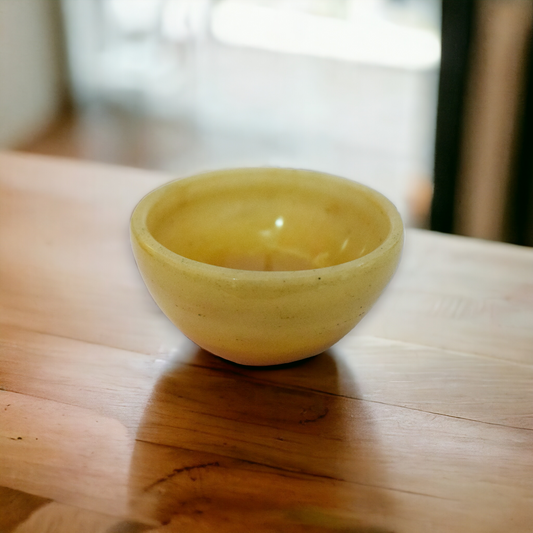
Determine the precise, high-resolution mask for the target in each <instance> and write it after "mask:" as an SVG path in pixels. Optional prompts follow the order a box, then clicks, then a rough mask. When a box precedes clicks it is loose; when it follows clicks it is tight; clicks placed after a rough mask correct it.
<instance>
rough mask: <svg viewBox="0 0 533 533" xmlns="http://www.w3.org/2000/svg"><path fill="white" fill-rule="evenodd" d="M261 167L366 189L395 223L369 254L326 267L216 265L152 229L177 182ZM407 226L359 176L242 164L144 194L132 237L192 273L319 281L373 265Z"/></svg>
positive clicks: (135, 211) (133, 216)
mask: <svg viewBox="0 0 533 533" xmlns="http://www.w3.org/2000/svg"><path fill="white" fill-rule="evenodd" d="M261 170H278V171H289V172H302V173H306V174H313V175H315V176H316V177H318V178H325V179H329V180H332V181H342V182H344V183H348V184H350V186H352V187H353V188H354V189H359V190H361V191H364V192H365V193H366V194H368V195H369V196H371V197H372V198H373V199H374V200H375V201H376V202H377V203H378V204H379V206H380V207H381V208H382V209H383V212H384V213H385V215H386V216H387V218H388V219H389V221H390V224H391V227H390V230H389V233H388V235H387V237H386V238H385V240H384V241H383V242H382V243H381V244H380V245H379V246H378V247H377V248H375V249H374V250H372V251H371V252H369V253H368V254H365V255H363V256H361V257H359V258H357V259H353V260H351V261H346V262H344V263H339V264H337V265H331V266H326V267H319V268H313V269H306V270H268V271H267V270H244V269H236V268H229V267H223V266H217V265H212V264H209V263H204V262H201V261H197V260H195V259H190V258H188V257H185V256H183V255H180V254H178V253H176V252H173V251H171V250H169V249H168V248H166V247H165V246H163V245H162V244H161V243H160V242H159V241H157V240H156V239H155V237H154V236H153V235H152V234H151V232H150V231H149V230H148V227H147V224H146V219H147V216H148V214H149V212H150V211H151V209H152V208H153V207H154V205H156V203H157V201H158V200H159V198H160V197H161V195H162V194H164V191H165V189H167V188H169V187H172V186H173V185H174V184H175V183H177V182H183V181H189V180H200V179H209V178H210V177H216V176H219V175H221V174H227V173H229V172H232V173H235V172H237V173H243V174H244V173H250V172H257V171H261ZM403 236H404V226H403V222H402V218H401V216H400V213H399V212H398V210H397V209H396V206H395V205H394V204H393V203H392V202H391V201H390V200H389V199H388V198H387V197H386V196H384V195H383V194H381V193H380V192H378V191H376V190H375V189H373V188H372V187H369V186H368V185H363V184H362V183H359V182H357V181H355V180H351V179H348V178H343V177H341V176H337V175H335V174H330V173H328V172H321V171H316V170H309V169H303V168H292V167H275V166H266V165H265V166H255V167H238V168H223V169H218V170H211V171H206V172H199V173H195V174H191V175H188V176H184V177H180V178H177V179H173V180H170V181H168V182H166V183H164V184H162V185H160V186H158V187H156V188H155V189H153V190H151V191H150V192H148V193H147V194H146V195H144V196H143V197H142V198H141V200H140V201H139V202H138V203H137V205H136V206H135V208H134V209H133V212H132V214H131V218H130V239H131V241H132V242H133V240H134V239H135V240H136V241H137V243H138V245H139V246H141V247H142V248H143V249H144V250H145V251H146V252H147V253H149V254H150V255H153V256H158V257H159V258H160V259H162V260H163V262H164V263H165V264H167V265H168V266H174V267H179V268H180V269H182V270H183V269H185V270H187V271H189V272H190V273H191V274H195V273H196V274H198V273H203V274H205V275H210V276H215V277H217V278H220V277H223V278H228V279H231V280H233V281H236V280H243V281H245V280H246V281H261V280H284V281H287V280H288V279H295V280H299V281H302V280H303V279H305V278H309V279H312V280H313V281H316V278H317V274H318V275H319V279H321V277H322V275H327V274H331V275H333V274H338V273H340V272H342V271H343V270H351V269H357V268H361V267H363V266H369V264H370V263H375V262H376V261H377V260H378V258H379V257H380V256H382V255H384V254H385V253H386V252H387V251H388V250H390V249H391V248H393V247H394V246H395V245H397V244H398V241H402V242H403Z"/></svg>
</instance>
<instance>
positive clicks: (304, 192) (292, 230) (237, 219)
mask: <svg viewBox="0 0 533 533" xmlns="http://www.w3.org/2000/svg"><path fill="white" fill-rule="evenodd" d="M391 209H392V210H394V207H393V206H392V204H390V202H388V200H386V199H385V198H384V197H383V196H381V195H380V194H378V193H376V192H375V191H373V190H372V189H369V188H367V187H364V186H362V185H359V184H357V183H354V182H351V181H349V180H345V179H342V178H337V177H334V176H330V175H325V174H320V173H316V172H311V171H302V170H290V169H274V168H261V169H237V170H228V171H219V172H214V173H209V174H202V175H199V176H195V177H193V178H188V179H183V180H178V181H174V182H171V183H169V184H167V185H165V186H164V187H162V188H160V189H158V190H157V191H155V194H154V195H153V196H152V198H150V200H149V206H148V208H147V215H146V225H147V229H148V231H149V232H150V233H151V235H152V236H153V237H154V239H155V240H156V241H158V242H159V243H160V244H162V245H163V246H164V247H166V248H167V249H169V250H171V251H172V252H174V253H176V254H178V255H181V256H184V257H187V258H189V259H193V260H196V261H200V262H202V263H208V264H211V265H216V266H222V267H228V268H236V269H242V270H264V271H270V270H282V271H289V270H306V269H314V268H322V267H328V266H333V265H338V264H341V263H345V262H347V261H352V260H354V259H358V258H360V257H362V256H364V255H366V254H368V253H370V252H372V251H373V250H375V249H376V248H378V247H379V246H380V245H381V244H382V243H383V242H384V241H385V239H386V238H387V236H388V235H389V233H390V231H391V211H390V210H391Z"/></svg>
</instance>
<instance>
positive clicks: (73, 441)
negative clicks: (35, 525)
mask: <svg viewBox="0 0 533 533" xmlns="http://www.w3.org/2000/svg"><path fill="white" fill-rule="evenodd" d="M0 337H1V338H2V339H3V342H2V346H1V348H0V362H1V368H2V386H3V388H5V389H8V390H9V391H15V392H8V391H4V392H2V393H1V395H0V398H1V400H2V402H3V403H2V407H1V408H2V409H3V411H2V415H3V416H2V426H1V427H2V436H3V437H4V438H3V439H0V456H1V457H4V458H6V465H7V467H6V466H4V467H3V468H0V485H4V486H8V487H10V488H12V489H17V490H21V491H24V492H27V493H30V494H36V495H46V496H47V497H49V498H51V499H53V500H55V501H57V502H58V503H61V504H62V505H67V506H71V507H78V508H81V509H85V510H88V511H91V512H97V513H103V514H106V515H107V514H111V515H112V516H115V517H116V518H117V520H121V521H124V520H134V521H138V522H140V523H148V524H150V523H153V521H154V520H155V521H158V522H166V521H169V520H170V524H169V527H171V526H172V527H176V528H178V525H179V528H182V529H183V530H185V531H186V530H187V527H189V528H190V530H191V531H192V530H193V529H192V528H193V526H192V524H194V523H196V524H198V523H202V521H201V520H200V522H198V517H196V518H197V519H196V521H194V520H193V518H194V517H195V515H196V514H198V513H197V511H202V513H203V514H206V515H209V516H210V517H211V518H206V520H207V522H206V523H207V524H209V523H210V522H209V520H211V519H212V517H213V516H214V517H218V518H217V520H222V521H227V522H228V523H229V524H231V523H234V520H235V518H236V516H237V515H238V514H239V513H242V512H243V511H242V508H243V506H244V507H245V508H246V509H248V511H247V512H248V513H249V516H248V517H247V518H246V520H245V522H244V523H248V525H249V526H250V527H252V525H254V524H255V525H257V523H258V522H260V521H261V520H267V522H268V521H269V520H270V521H271V522H272V524H274V525H273V526H272V527H273V528H274V526H275V524H281V523H283V520H285V521H286V517H287V515H290V516H293V518H294V524H295V527H296V526H298V527H299V526H301V525H302V524H305V523H306V521H311V524H308V525H312V524H313V523H314V521H318V523H322V522H325V523H326V524H332V525H331V529H332V530H335V528H336V527H340V526H339V524H340V525H341V526H342V527H347V525H348V524H349V523H352V524H356V523H360V524H362V526H363V525H368V524H370V525H372V526H373V527H378V528H382V529H383V528H387V527H392V526H393V525H394V524H395V527H397V526H398V524H405V529H404V530H405V531H425V530H427V527H428V524H432V526H431V527H434V528H435V529H434V530H435V531H439V529H438V527H437V522H439V521H440V520H445V518H446V515H447V513H452V514H455V515H456V516H457V518H456V519H457V522H456V524H457V527H461V528H464V529H466V524H468V523H469V519H468V516H470V513H472V512H474V510H476V509H477V510H479V512H481V510H482V509H491V511H490V512H489V513H487V512H486V511H484V513H485V514H484V516H485V518H484V519H483V520H481V521H479V518H478V521H479V524H478V525H477V526H476V527H479V529H476V528H473V526H472V527H471V526H469V527H470V530H472V531H483V529H481V526H482V525H483V524H484V525H485V526H487V525H488V524H489V523H491V524H492V523H500V524H502V525H503V524H504V523H505V522H506V521H507V520H509V519H510V514H512V516H513V517H514V518H513V519H514V520H515V523H517V524H520V523H522V524H527V523H528V520H529V519H533V516H531V509H532V508H531V505H530V504H531V501H530V497H531V494H533V475H529V474H533V456H532V455H531V453H530V451H531V449H533V432H532V431H529V430H526V429H517V428H510V427H505V426H498V425H492V424H487V423H482V422H475V421H472V420H465V419H459V418H454V417H451V416H442V415H438V414H434V413H431V412H423V411H422V410H418V409H412V408H406V407H403V406H398V405H391V404H388V403H385V401H388V402H391V401H394V393H392V394H390V393H387V394H389V396H388V397H383V394H384V392H383V390H384V388H385V387H384V383H383V381H381V380H380V379H379V378H378V379H376V375H377V374H378V371H379V368H380V367H385V366H388V364H390V363H387V359H388V358H391V357H393V356H394V352H392V351H389V352H387V351H386V350H384V349H383V343H380V342H378V341H376V340H375V339H367V340H366V349H365V348H364V347H363V346H362V345H361V344H359V346H358V350H359V351H357V350H353V348H352V350H353V351H350V346H345V347H344V348H343V350H344V351H341V350H338V351H336V352H334V353H331V354H323V355H322V356H319V357H317V358H315V359H313V360H311V361H307V362H303V363H300V364H296V365H289V366H287V367H284V368H283V369H279V368H278V369H264V370H263V369H246V368H242V367H239V366H237V365H232V364H230V363H227V362H225V361H222V360H220V359H218V358H214V357H213V356H211V355H209V354H206V353H205V352H201V351H196V352H195V351H192V352H189V353H182V354H168V355H167V357H166V359H162V358H160V357H159V356H146V355H143V354H137V353H130V352H126V351H123V350H117V349H112V348H108V347H103V346H98V345H93V344H88V343H83V342H79V341H74V340H69V339H64V338H57V337H53V336H49V335H43V334H38V333H33V332H29V331H26V330H17V329H15V328H13V327H11V326H4V327H3V328H2V330H1V331H0ZM357 342H359V343H360V340H357ZM376 343H377V347H378V349H375V348H376ZM372 347H374V351H373V352H372V350H371V349H372ZM379 348H382V352H383V353H380V350H379ZM421 350H424V348H423V347H421ZM365 351H367V353H366V361H365V364H364V365H357V364H356V365H355V367H352V364H353V361H355V360H356V359H357V357H358V356H359V357H360V356H361V354H364V353H365ZM437 353H440V355H441V357H442V360H443V361H445V360H446V358H447V357H448V356H449V354H448V353H446V352H438V351H437V350H434V353H433V354H431V353H430V354H429V356H428V357H427V358H428V359H429V360H430V364H429V368H431V366H432V365H433V364H434V363H435V361H434V359H436V358H437ZM403 355H405V354H396V357H402V356H403ZM460 356H461V357H464V356H463V355H460ZM425 358H426V356H424V353H423V352H420V353H418V354H417V357H416V358H415V360H414V361H411V363H410V368H411V371H412V372H413V373H415V372H417V370H416V365H417V364H419V365H420V364H422V367H421V370H418V372H419V374H418V375H422V376H426V377H427V376H428V367H427V366H424V362H423V361H424V359H425ZM432 359H433V361H432ZM473 359H474V361H476V358H473ZM407 362H408V363H409V359H408V360H407ZM421 362H422V363H421ZM479 363H480V364H483V363H484V360H483V359H482V358H481V361H479ZM498 364H499V365H502V366H503V367H504V368H505V367H509V368H510V369H513V370H514V371H516V372H520V371H522V370H523V368H522V367H520V366H519V365H512V364H509V363H504V364H503V363H499V362H498ZM372 365H373V367H374V370H373V371H372V370H369V367H371V366H372ZM364 368H366V370H365V372H366V374H367V375H366V377H365V375H362V376H358V375H357V372H359V371H360V369H364ZM526 369H527V370H529V369H528V368H526ZM433 370H434V375H433V376H432V379H431V382H432V383H433V385H434V389H433V390H432V392H433V395H434V396H436V397H438V396H439V395H441V394H442V395H443V394H445V390H443V388H444V389H445V386H446V382H447V381H448V380H449V373H448V374H442V373H441V368H439V365H437V366H436V368H434V369H433ZM500 370H501V368H500V367H497V368H495V369H494V374H495V375H497V374H498V372H499V371H500ZM406 373H407V374H409V371H407V372H406ZM372 375H374V378H373V379H372ZM386 378H387V376H384V377H383V379H385V380H386V382H387V389H392V390H394V389H396V392H395V394H396V395H397V397H396V400H397V399H398V398H401V396H402V394H403V393H404V392H405V385H404V384H403V383H402V381H401V380H397V379H389V380H387V379H386ZM466 382H467V381H466ZM363 383H366V385H364V386H363V388H362V389H361V388H360V387H361V386H362V384H363ZM412 386H413V387H416V382H413V383H412ZM364 387H366V390H365V388H364ZM514 393H515V401H516V402H520V401H521V398H520V396H521V394H522V393H523V391H522V390H519V389H518V390H516V391H515V392H514ZM463 394H465V391H463ZM509 394H512V392H511V391H510V392H509ZM372 395H373V398H372V399H371V400H369V399H366V400H359V399H357V398H358V397H362V398H365V397H366V398H368V397H369V396H372ZM420 395H421V397H423V396H424V395H429V392H428V390H426V391H425V392H424V389H422V391H421V392H420ZM525 401H526V402H527V398H526V399H525ZM407 403H408V402H407ZM450 403H451V404H457V403H459V402H458V401H451V402H450ZM524 405H525V404H524ZM494 409H495V411H496V412H497V411H498V408H497V406H494ZM505 409H508V407H506V408H504V411H505ZM28 428H31V430H28ZM19 437H21V439H19ZM134 439H135V440H134ZM95 454H96V455H95ZM198 479H201V480H202V481H201V483H200V485H201V490H200V488H198V487H197V485H198V484H197V480H198ZM104 487H105V489H104ZM189 493H190V494H189ZM172 502H174V503H175V502H180V505H181V507H180V508H179V509H180V512H179V513H175V508H174V507H173V506H172ZM243 502H248V503H247V504H246V505H244V504H243ZM421 509H424V511H423V512H422V511H421ZM415 510H416V512H415ZM383 514H386V515H387V516H388V517H389V518H388V519H387V520H383V519H380V516H382V515H383ZM410 516H411V518H409V517H410ZM438 517H440V518H438ZM247 521H248V522H247ZM520 521H521V522H520ZM187 523H189V525H188V526H187ZM443 523H444V522H443ZM445 523H446V527H449V526H450V521H449V520H448V521H446V522H445ZM206 527H207V526H206ZM228 527H229V526H228ZM324 527H325V526H324ZM328 527H329V526H328ZM365 527H366V526H365ZM520 527H521V526H520ZM171 530H172V529H171ZM176 530H178V529H176ZM229 530H230V529H228V531H229ZM324 530H327V529H324ZM385 530H386V529H385ZM399 530H400V531H401V529H399ZM466 530H469V529H466ZM442 531H445V529H442ZM516 531H521V530H520V528H519V527H517V529H516ZM523 531H527V529H525V528H524V529H523Z"/></svg>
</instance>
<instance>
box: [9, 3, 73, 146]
mask: <svg viewBox="0 0 533 533" xmlns="http://www.w3.org/2000/svg"><path fill="white" fill-rule="evenodd" d="M57 13H58V9H57V5H56V1H55V0H0V148H11V147H17V146H19V145H21V144H23V143H25V142H28V141H30V140H31V139H32V138H33V137H35V136H36V135H38V133H39V132H41V131H42V130H43V129H44V128H46V126H47V125H48V124H49V123H50V122H51V121H52V120H53V119H54V118H55V116H56V114H57V111H58V109H59V106H60V104H61V99H62V96H63V93H62V83H61V75H60V72H61V59H60V54H59V53H58V50H59V46H58V42H59V35H58V27H59V25H58V21H57Z"/></svg>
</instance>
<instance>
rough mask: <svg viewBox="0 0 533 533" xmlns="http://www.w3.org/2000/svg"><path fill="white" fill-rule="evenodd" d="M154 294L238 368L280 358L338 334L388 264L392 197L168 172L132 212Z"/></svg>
mask: <svg viewBox="0 0 533 533" xmlns="http://www.w3.org/2000/svg"><path fill="white" fill-rule="evenodd" d="M131 241H132V246H133V252H134V255H135V259H136V261H137V265H138V267H139V270H140V272H141V274H142V277H143V279H144V282H145V283H146V285H147V287H148V289H149V291H150V293H151V294H152V296H153V298H154V300H155V301H156V303H157V304H158V305H159V307H160V308H161V310H162V311H163V312H164V313H165V314H166V315H167V317H168V318H169V319H170V320H171V321H172V322H173V323H174V324H175V325H176V326H177V327H178V328H179V329H180V330H181V331H182V332H183V333H184V334H185V335H186V336H187V337H189V338H190V339H191V340H192V341H194V342H195V343H196V344H198V345H199V346H201V347H202V348H204V349H205V350H208V351H209V352H212V353H214V354H216V355H219V356H220V357H223V358H225V359H229V360H230V361H234V362H236V363H241V364H246V365H273V364H281V363H288V362H291V361H296V360H298V359H303V358H306V357H310V356H313V355H316V354H318V353H320V352H322V351H324V350H326V349H327V348H329V347H330V346H332V345H333V344H334V343H335V342H337V341H338V340H340V339H341V338H342V337H343V336H344V335H346V334H347V333H348V332H349V331H350V330H351V329H352V328H353V327H354V326H355V325H356V324H357V323H358V322H359V321H360V320H361V318H362V317H363V316H364V315H365V314H366V313H367V312H368V310H369V309H370V307H371V306H372V305H373V304H374V302H375V301H376V300H377V298H378V297H379V295H380V294H381V292H382V291H383V289H384V288H385V286H386V285H387V283H388V282H389V280H390V279H391V277H392V275H393V273H394V271H395V269H396V266H397V264H398V261H399V258H400V254H401V249H402V245H403V225H402V221H401V218H400V215H399V214H398V211H397V210H396V208H395V207H394V205H393V204H392V203H391V202H390V201H389V200H387V199H386V198H385V197H384V196H382V195H381V194H379V193H378V192H376V191H374V190H372V189H370V188H368V187H366V186H364V185H360V184H358V183H355V182H353V181H349V180H346V179H343V178H338V177H335V176H331V175H328V174H323V173H319V172H312V171H307V170H292V169H282V168H241V169H235V170H222V171H216V172H209V173H205V174H200V175H197V176H193V177H190V178H186V179H180V180H176V181H172V182H170V183H168V184H166V185H164V186H162V187H160V188H158V189H156V190H154V191H152V192H151V193H149V194H148V195H147V196H145V197H144V198H143V199H142V200H141V201H140V203H139V204H138V205H137V207H136V208H135V210H134V212H133V215H132V218H131Z"/></svg>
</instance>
